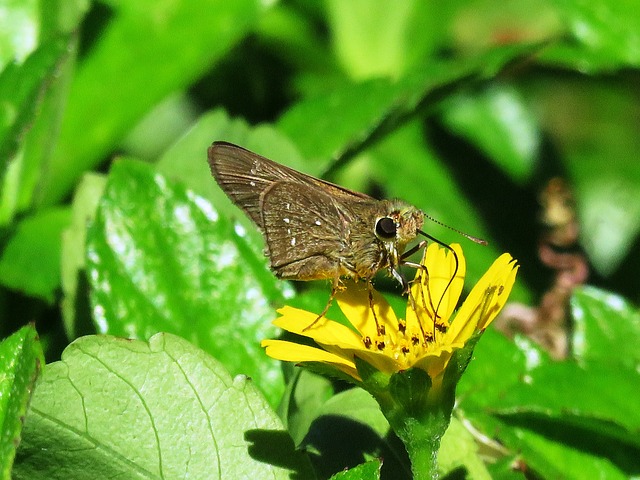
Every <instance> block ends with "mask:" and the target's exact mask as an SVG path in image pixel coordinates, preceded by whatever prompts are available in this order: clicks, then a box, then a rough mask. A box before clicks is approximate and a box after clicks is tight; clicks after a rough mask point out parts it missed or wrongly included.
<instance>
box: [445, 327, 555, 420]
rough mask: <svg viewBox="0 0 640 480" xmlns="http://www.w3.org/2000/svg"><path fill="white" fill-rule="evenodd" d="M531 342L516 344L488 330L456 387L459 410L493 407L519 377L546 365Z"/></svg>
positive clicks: (545, 359)
mask: <svg viewBox="0 0 640 480" xmlns="http://www.w3.org/2000/svg"><path fill="white" fill-rule="evenodd" d="M548 361H549V360H548V358H545V357H544V356H543V355H542V354H541V352H540V351H539V350H538V349H537V348H535V347H534V346H533V345H531V344H530V343H528V342H526V341H524V340H522V339H519V341H518V343H514V342H513V341H511V340H509V339H507V338H506V337H505V336H504V335H503V334H501V333H499V332H497V331H496V330H495V329H493V328H491V327H489V328H488V329H487V330H486V331H485V332H484V333H483V334H482V337H481V338H480V340H479V342H478V343H477V345H476V347H475V348H474V351H473V358H472V359H471V361H470V362H469V365H468V366H467V369H466V370H465V372H464V375H462V378H461V379H460V383H458V387H457V390H456V392H457V397H458V408H461V409H462V410H463V411H465V412H466V413H468V412H469V411H477V410H479V409H480V410H482V409H485V408H491V407H492V405H493V404H494V403H495V402H496V401H498V399H500V398H501V397H502V396H503V395H504V394H505V392H508V391H509V390H510V389H511V388H512V387H513V386H514V385H517V384H519V383H520V382H521V381H522V375H525V374H528V373H529V372H530V371H531V370H533V369H535V368H537V367H538V366H539V365H541V364H545V363H546V362H548Z"/></svg>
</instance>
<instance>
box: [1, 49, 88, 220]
mask: <svg viewBox="0 0 640 480" xmlns="http://www.w3.org/2000/svg"><path fill="white" fill-rule="evenodd" d="M74 44H75V41H74V39H73V38H71V37H61V38H57V39H55V41H52V42H50V43H47V44H44V45H42V46H41V47H40V48H38V49H37V50H36V51H35V52H33V53H32V54H31V55H29V57H28V58H27V59H26V60H25V62H24V63H23V64H22V65H18V64H15V63H13V64H10V65H9V66H8V67H7V68H6V69H5V70H4V71H3V72H2V73H1V74H0V102H2V104H3V105H4V108H5V114H4V115H3V116H2V118H1V119H0V159H1V160H0V162H1V164H0V182H1V183H0V199H1V201H0V225H3V224H6V223H8V222H9V221H10V220H11V219H12V218H13V216H14V215H15V213H16V212H17V211H18V210H20V209H24V208H25V207H27V206H28V205H29V203H30V201H31V196H32V195H33V193H34V188H35V186H36V182H37V181H38V180H39V179H40V178H41V175H42V171H43V163H44V161H45V160H46V159H47V158H48V154H49V152H50V150H51V145H52V142H53V139H54V138H55V137H54V135H55V133H56V132H57V125H58V123H59V118H60V109H61V108H62V100H63V99H64V93H65V87H66V85H65V80H66V78H67V76H68V74H69V66H70V63H71V62H70V59H71V57H72V52H73V50H74Z"/></svg>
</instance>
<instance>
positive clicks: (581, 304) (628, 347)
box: [571, 287, 640, 371]
mask: <svg viewBox="0 0 640 480" xmlns="http://www.w3.org/2000/svg"><path fill="white" fill-rule="evenodd" d="M571 313H572V317H573V329H572V339H571V346H572V353H573V355H574V356H575V357H576V358H578V359H579V360H582V361H587V362H588V361H594V360H595V361H599V362H603V363H611V364H613V365H616V364H619V365H621V366H623V367H624V368H626V369H628V370H635V371H638V366H639V365H640V350H639V349H638V345H640V312H639V311H638V309H637V308H635V307H634V306H632V305H631V304H630V303H629V302H627V301H626V300H625V299H624V298H622V297H620V296H619V295H615V294H613V293H609V292H605V291H602V290H599V289H596V288H593V287H583V288H580V289H578V290H576V291H575V292H574V294H573V296H572V297H571Z"/></svg>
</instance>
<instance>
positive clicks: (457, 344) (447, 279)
mask: <svg viewBox="0 0 640 480" xmlns="http://www.w3.org/2000/svg"><path fill="white" fill-rule="evenodd" d="M451 249H452V250H453V251H455V252H456V255H457V258H458V262H457V268H456V260H455V258H456V257H455V256H454V255H453V254H452V253H451V251H449V250H447V249H445V248H442V247H440V246H439V245H437V244H435V243H434V244H431V245H430V246H429V247H428V248H427V249H426V250H425V253H424V256H423V259H422V262H421V264H422V265H423V266H424V268H422V269H418V270H417V272H416V277H415V279H414V281H413V283H412V285H411V289H410V295H409V299H408V301H407V309H406V313H405V319H404V320H402V319H398V318H397V317H396V315H395V313H394V312H393V310H392V309H391V307H390V306H389V304H388V303H387V302H386V300H385V299H384V298H383V297H382V295H380V294H379V293H378V292H376V291H375V290H373V292H372V293H373V302H370V300H369V286H368V285H367V284H365V283H363V282H361V283H359V284H357V283H355V284H349V286H348V287H347V288H346V289H345V290H344V291H342V292H340V293H338V295H336V300H337V302H338V305H339V307H340V309H341V310H342V312H343V313H344V314H345V316H346V318H347V319H348V320H349V322H350V323H351V325H352V326H353V328H349V327H347V326H345V325H342V324H340V323H338V322H335V321H333V320H330V319H328V318H323V319H320V320H319V321H317V322H315V320H316V318H317V314H315V313H311V312H307V311H305V310H300V309H297V308H292V307H288V306H285V307H284V308H282V309H280V310H278V313H280V315H281V316H280V317H278V318H277V319H276V320H275V321H274V324H275V325H276V326H278V327H280V328H282V329H284V330H287V331H289V332H292V333H296V334H298V335H303V336H305V337H309V338H311V339H313V340H314V341H315V343H316V344H317V345H318V347H312V346H308V345H300V344H297V343H293V342H288V341H283V340H264V341H263V342H262V346H263V347H265V348H266V352H267V355H269V356H270V357H273V358H276V359H279V360H285V361H291V362H320V363H324V364H328V365H331V366H333V367H334V368H336V369H338V370H340V371H342V372H344V373H346V374H347V375H349V376H351V377H352V378H353V379H354V380H355V381H356V382H361V381H362V379H361V376H360V373H359V372H358V369H357V367H356V358H359V359H360V360H362V361H364V362H366V363H368V364H370V365H371V366H372V367H373V368H375V369H376V370H378V371H380V372H383V373H387V374H393V373H396V372H402V371H405V370H408V369H410V368H419V369H422V370H424V371H426V372H427V373H428V375H429V377H431V379H432V382H433V385H434V386H436V385H438V384H439V383H440V382H441V381H442V375H443V373H444V370H445V368H446V366H447V364H448V362H449V360H450V359H451V356H452V354H453V353H454V352H455V351H456V350H459V349H461V348H463V347H464V346H465V344H466V343H467V341H468V340H469V339H470V338H472V337H473V336H474V334H475V333H476V332H482V331H484V329H485V328H486V327H487V326H488V325H489V324H490V323H491V321H492V320H493V319H494V318H495V317H496V315H497V314H498V312H499V311H500V309H501V308H502V307H503V306H504V304H505V302H506V300H507V298H508V296H509V293H510V292H511V288H512V287H513V283H514V281H515V277H516V272H517V270H518V266H517V265H516V263H515V261H514V260H513V259H512V258H511V255H509V254H507V253H505V254H503V255H501V256H500V257H499V258H498V259H497V260H496V261H495V262H494V263H493V265H492V266H491V268H489V270H488V271H487V272H486V273H485V274H484V276H483V277H482V278H481V279H480V281H479V282H478V283H477V284H476V285H475V286H474V287H473V289H472V290H471V293H470V294H469V296H468V297H467V299H466V300H465V301H464V303H463V304H462V306H461V307H460V309H459V310H458V311H457V313H456V314H455V315H453V313H454V309H455V307H456V305H457V303H458V299H459V297H460V294H461V292H462V287H463V283H464V277H465V273H466V263H465V259H464V256H463V253H462V249H461V248H460V245H457V244H453V245H451ZM454 275H455V277H454ZM314 322H315V323H314ZM310 325H311V327H310V328H307V327H309V326H310Z"/></svg>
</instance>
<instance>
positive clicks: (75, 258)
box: [61, 173, 107, 339]
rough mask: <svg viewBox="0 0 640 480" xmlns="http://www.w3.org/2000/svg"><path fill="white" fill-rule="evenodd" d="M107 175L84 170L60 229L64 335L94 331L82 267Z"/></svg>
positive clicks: (71, 335) (71, 336) (69, 335)
mask: <svg viewBox="0 0 640 480" xmlns="http://www.w3.org/2000/svg"><path fill="white" fill-rule="evenodd" d="M106 182H107V179H106V177H105V176H104V175H98V174H95V173H87V174H85V175H84V176H83V177H82V179H81V180H80V184H79V185H78V188H77V189H76V192H75V195H74V197H73V204H72V206H71V216H72V217H71V224H70V225H69V227H68V228H66V229H65V230H64V231H63V232H62V251H61V262H62V264H61V280H62V293H63V299H62V320H63V322H64V328H65V331H66V333H67V337H68V338H70V339H74V338H77V337H79V336H81V335H87V334H89V333H93V332H95V329H92V328H91V317H90V308H89V292H88V289H87V285H88V280H87V275H86V271H85V267H86V260H85V251H86V237H87V225H90V224H91V222H92V221H93V219H94V218H95V215H96V211H97V209H98V201H99V200H100V197H101V196H102V192H103V191H104V188H105V185H106Z"/></svg>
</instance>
